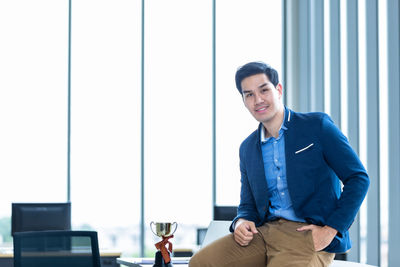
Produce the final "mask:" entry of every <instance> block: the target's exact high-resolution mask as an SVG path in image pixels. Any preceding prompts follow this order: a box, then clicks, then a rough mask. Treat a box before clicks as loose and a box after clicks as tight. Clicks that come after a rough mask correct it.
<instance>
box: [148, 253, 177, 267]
mask: <svg viewBox="0 0 400 267" xmlns="http://www.w3.org/2000/svg"><path fill="white" fill-rule="evenodd" d="M172 266H173V265H172V262H169V263H165V261H164V258H163V256H162V255H161V251H157V252H156V259H155V262H154V265H153V267H172Z"/></svg>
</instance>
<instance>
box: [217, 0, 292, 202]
mask: <svg viewBox="0 0 400 267" xmlns="http://www.w3.org/2000/svg"><path fill="white" fill-rule="evenodd" d="M216 3H217V6H216V11H217V12H216V34H217V38H216V66H217V67H216V77H217V78H216V106H217V110H216V115H217V116H216V134H217V140H216V145H217V148H216V151H217V152H216V154H217V155H216V156H217V174H216V176H217V188H216V192H217V193H216V195H217V199H216V204H217V205H238V204H239V196H240V170H239V146H240V143H241V142H242V141H243V140H244V139H245V138H246V137H247V136H248V135H250V134H251V133H252V132H253V131H254V130H256V129H257V126H258V123H257V121H256V120H255V119H254V118H253V117H252V116H251V115H250V113H249V112H248V111H247V109H246V108H245V107H244V105H243V101H242V98H241V96H240V94H239V92H238V91H237V89H236V86H235V72H236V70H237V68H238V67H239V66H241V65H244V64H245V63H248V62H250V61H264V62H266V63H268V64H270V65H271V66H272V67H274V68H275V69H276V70H277V71H278V73H279V74H280V82H282V71H281V66H282V7H281V5H282V3H281V1H263V0H251V1H230V0H220V1H216ZM283 88H284V90H285V85H283Z"/></svg>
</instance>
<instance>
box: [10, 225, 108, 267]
mask: <svg viewBox="0 0 400 267" xmlns="http://www.w3.org/2000/svg"><path fill="white" fill-rule="evenodd" d="M72 266H73V267H101V266H100V253H99V244H98V239H97V232H93V231H35V232H18V233H14V267H72Z"/></svg>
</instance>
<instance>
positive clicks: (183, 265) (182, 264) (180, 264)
mask: <svg viewBox="0 0 400 267" xmlns="http://www.w3.org/2000/svg"><path fill="white" fill-rule="evenodd" d="M171 260H172V264H173V265H174V266H176V267H187V266H188V264H187V263H188V262H189V260H190V257H172V258H171ZM117 263H119V264H121V265H123V266H129V267H139V266H153V264H154V258H117Z"/></svg>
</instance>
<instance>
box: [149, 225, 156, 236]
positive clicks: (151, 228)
mask: <svg viewBox="0 0 400 267" xmlns="http://www.w3.org/2000/svg"><path fill="white" fill-rule="evenodd" d="M152 225H155V223H154V222H151V223H150V230H151V231H152V232H153V234H154V235H157V234H156V233H154V231H153V227H151V226H152Z"/></svg>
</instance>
